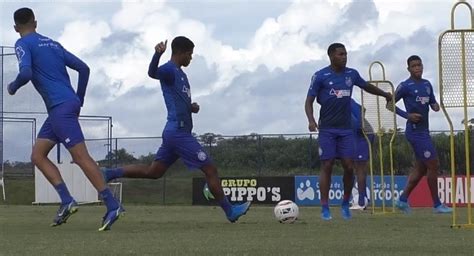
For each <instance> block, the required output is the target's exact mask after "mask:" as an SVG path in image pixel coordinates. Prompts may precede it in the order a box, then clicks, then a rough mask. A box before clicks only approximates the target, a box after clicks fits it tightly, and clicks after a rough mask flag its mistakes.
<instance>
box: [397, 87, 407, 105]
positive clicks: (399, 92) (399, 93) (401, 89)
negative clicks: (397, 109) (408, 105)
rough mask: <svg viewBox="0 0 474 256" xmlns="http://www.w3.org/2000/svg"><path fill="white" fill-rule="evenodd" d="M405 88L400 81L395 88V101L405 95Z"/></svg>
mask: <svg viewBox="0 0 474 256" xmlns="http://www.w3.org/2000/svg"><path fill="white" fill-rule="evenodd" d="M405 93H406V89H405V86H404V85H403V83H400V84H399V85H398V86H397V89H396V90H395V102H398V101H399V100H400V99H401V98H403V97H404V96H405Z"/></svg>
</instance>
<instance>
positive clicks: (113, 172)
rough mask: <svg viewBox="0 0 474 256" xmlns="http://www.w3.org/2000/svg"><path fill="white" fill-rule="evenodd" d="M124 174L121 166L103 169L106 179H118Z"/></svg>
mask: <svg viewBox="0 0 474 256" xmlns="http://www.w3.org/2000/svg"><path fill="white" fill-rule="evenodd" d="M123 174H124V171H123V168H115V169H107V170H106V171H105V176H106V177H105V178H106V179H107V180H113V179H118V178H122V177H123Z"/></svg>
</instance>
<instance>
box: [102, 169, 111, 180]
mask: <svg viewBox="0 0 474 256" xmlns="http://www.w3.org/2000/svg"><path fill="white" fill-rule="evenodd" d="M100 173H101V174H102V178H103V179H104V181H105V183H109V182H110V181H111V180H112V179H110V178H109V176H108V175H107V169H106V168H104V167H101V168H100Z"/></svg>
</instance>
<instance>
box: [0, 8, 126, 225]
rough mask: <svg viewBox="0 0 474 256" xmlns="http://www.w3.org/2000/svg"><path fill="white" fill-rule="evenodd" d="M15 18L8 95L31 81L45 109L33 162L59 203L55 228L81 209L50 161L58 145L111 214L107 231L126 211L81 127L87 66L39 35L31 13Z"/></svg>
mask: <svg viewBox="0 0 474 256" xmlns="http://www.w3.org/2000/svg"><path fill="white" fill-rule="evenodd" d="M13 16H14V21H15V31H16V32H18V33H19V34H20V36H21V38H20V39H18V41H17V42H16V44H15V51H16V55H17V57H18V62H19V69H20V72H19V74H18V76H17V77H16V79H15V80H14V81H13V82H11V83H10V84H8V93H9V94H10V95H14V94H15V93H16V91H17V90H18V89H19V88H20V87H22V86H23V85H25V84H26V83H28V82H29V81H32V83H33V85H34V87H35V89H36V90H37V91H38V93H39V94H40V95H41V97H42V98H43V100H44V102H45V104H46V108H47V111H48V117H47V118H46V120H45V122H44V124H43V126H42V127H41V129H40V131H39V133H38V138H37V140H36V143H35V145H34V147H33V152H32V154H31V161H32V162H33V164H34V165H36V166H37V167H38V168H39V169H40V170H41V172H42V173H43V174H44V176H45V177H46V178H47V179H48V181H49V182H50V183H51V184H52V185H53V186H54V188H55V189H56V191H57V192H58V194H59V197H60V198H61V205H60V207H59V210H58V212H57V215H56V217H55V218H54V221H53V224H52V226H58V225H61V224H63V223H65V222H66V221H67V219H68V218H69V217H70V216H71V215H72V214H73V213H75V212H76V211H77V210H78V204H77V202H76V201H75V200H74V198H73V197H72V196H71V194H70V193H69V191H68V188H67V187H66V184H65V183H64V181H63V179H62V177H61V174H60V173H59V170H58V168H57V167H56V165H54V164H53V162H51V160H49V159H48V153H49V152H50V151H51V149H52V148H53V147H54V146H55V145H56V144H57V143H62V144H63V145H64V146H65V147H66V148H67V149H68V150H69V152H70V153H71V156H72V158H73V160H74V162H75V163H76V164H77V165H79V166H80V167H81V169H82V170H83V171H84V173H85V175H86V176H87V178H88V179H89V180H90V182H91V183H92V185H93V186H94V187H95V188H96V189H97V191H98V192H99V194H100V196H101V198H102V199H103V200H104V202H105V205H106V206H107V212H106V214H105V216H104V218H103V220H102V226H101V227H100V228H99V230H100V231H103V230H109V229H110V227H111V226H112V224H113V223H114V222H115V221H116V220H117V219H118V218H119V217H120V215H121V214H122V213H123V212H124V209H123V207H122V206H121V205H120V203H119V202H118V201H117V199H115V198H114V196H113V194H112V192H111V191H110V189H109V188H107V185H106V184H105V182H104V180H103V178H102V175H101V172H100V170H99V167H98V166H97V164H96V162H95V161H94V160H93V159H92V158H91V156H90V155H89V153H88V151H87V148H86V144H85V143H84V136H83V134H82V131H81V127H80V125H79V112H80V109H81V106H82V105H83V104H84V96H85V93H86V86H87V82H88V80H89V67H88V66H87V65H86V64H85V63H84V62H83V61H82V60H80V59H79V58H78V57H76V56H74V55H73V54H71V53H70V52H68V51H67V50H66V49H64V48H63V47H62V46H61V44H59V43H58V42H56V41H54V40H52V39H50V38H48V37H45V36H43V35H41V34H39V33H37V32H36V24H37V23H36V20H35V16H34V13H33V11H32V10H31V9H29V8H21V9H18V10H17V11H15V13H14V15H13ZM66 67H69V68H71V69H73V70H76V71H77V72H78V73H79V78H78V86H77V92H75V91H74V89H73V88H72V86H71V82H70V79H69V75H68V73H67V70H66Z"/></svg>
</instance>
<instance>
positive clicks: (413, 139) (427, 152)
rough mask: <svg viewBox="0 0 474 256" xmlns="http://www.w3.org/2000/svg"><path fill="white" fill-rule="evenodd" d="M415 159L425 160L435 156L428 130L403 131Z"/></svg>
mask: <svg viewBox="0 0 474 256" xmlns="http://www.w3.org/2000/svg"><path fill="white" fill-rule="evenodd" d="M405 137H406V138H407V140H408V142H410V145H411V147H412V148H413V151H415V157H416V159H417V160H421V161H426V160H431V159H435V158H437V154H436V149H435V147H434V145H433V141H432V140H431V136H430V133H429V132H413V133H407V132H405Z"/></svg>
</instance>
